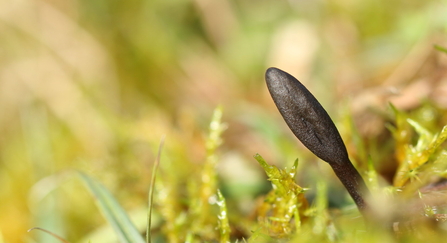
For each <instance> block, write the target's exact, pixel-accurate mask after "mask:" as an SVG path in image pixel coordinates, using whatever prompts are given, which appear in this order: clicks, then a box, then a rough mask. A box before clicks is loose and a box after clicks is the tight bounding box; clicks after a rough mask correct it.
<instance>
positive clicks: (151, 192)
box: [146, 136, 165, 243]
mask: <svg viewBox="0 0 447 243" xmlns="http://www.w3.org/2000/svg"><path fill="white" fill-rule="evenodd" d="M164 143H165V136H163V137H162V138H161V141H160V146H159V147H158V154H157V158H156V159H155V163H154V167H153V169H152V178H151V186H150V188H149V200H148V211H147V228H146V243H150V242H151V224H152V206H153V201H154V187H155V179H156V176H157V170H158V165H159V164H160V157H161V151H162V149H163V145H164Z"/></svg>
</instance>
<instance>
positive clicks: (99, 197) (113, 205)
mask: <svg viewBox="0 0 447 243" xmlns="http://www.w3.org/2000/svg"><path fill="white" fill-rule="evenodd" d="M79 174H80V176H81V178H82V180H83V181H84V182H85V184H86V186H87V188H88V189H89V190H90V192H91V193H92V194H93V196H94V197H95V201H96V204H97V205H98V207H99V208H100V210H101V211H102V213H103V215H104V216H105V217H106V219H107V221H108V222H109V223H110V224H111V225H112V227H113V229H114V230H115V232H116V233H117V235H118V237H119V239H120V242H129V243H144V239H143V237H142V236H141V235H140V232H138V230H137V229H136V227H135V226H134V224H133V223H132V222H131V221H130V219H129V217H128V215H127V213H126V212H125V211H124V209H123V208H122V207H121V205H120V204H119V203H118V202H117V200H116V199H115V198H114V197H113V195H112V194H111V193H110V192H109V190H107V189H106V188H105V187H104V186H103V185H102V184H100V183H99V182H97V181H96V180H94V179H93V178H91V177H90V176H88V175H86V174H84V173H82V172H79Z"/></svg>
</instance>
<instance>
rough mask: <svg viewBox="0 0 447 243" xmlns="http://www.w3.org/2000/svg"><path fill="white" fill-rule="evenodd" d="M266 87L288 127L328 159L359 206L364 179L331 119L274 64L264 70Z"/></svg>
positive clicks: (315, 101) (306, 91)
mask: <svg viewBox="0 0 447 243" xmlns="http://www.w3.org/2000/svg"><path fill="white" fill-rule="evenodd" d="M265 79H266V81H267V87H268V89H269V91H270V94H271V96H272V98H273V101H274V102H275V104H276V106H277V107H278V110H279V112H280V113H281V115H282V116H283V118H284V120H285V121H286V123H287V125H288V126H289V128H290V129H291V130H292V132H293V133H294V134H295V136H296V137H297V138H298V139H299V140H300V141H301V142H302V143H303V144H304V146H306V147H307V148H308V149H309V150H310V151H312V153H314V154H315V155H316V156H318V157H319V158H320V159H322V160H324V161H326V162H327V163H329V165H330V166H331V167H332V169H333V170H334V172H335V174H336V175H337V177H338V178H339V179H340V181H341V182H342V183H343V185H344V186H345V187H346V189H347V190H348V192H349V194H350V195H351V197H352V198H353V199H354V202H355V203H356V204H357V206H358V207H359V209H360V210H362V211H364V209H365V208H366V203H365V201H364V196H363V193H364V192H365V190H366V185H365V182H364V181H363V179H362V177H361V176H360V174H359V173H358V171H357V170H356V169H355V168H354V166H353V165H352V163H351V161H350V160H349V157H348V152H347V151H346V147H345V144H344V143H343V140H342V138H341V137H340V134H339V132H338V130H337V128H336V127H335V125H334V122H333V121H332V119H331V118H330V117H329V115H328V114H327V112H326V110H325V109H324V108H323V107H322V106H321V104H320V103H319V102H318V101H317V99H316V98H315V97H314V96H313V95H312V94H311V93H310V92H309V90H307V88H306V87H304V85H302V84H301V83H300V82H299V81H298V80H297V79H296V78H294V77H293V76H292V75H290V74H288V73H286V72H284V71H282V70H279V69H277V68H269V69H267V72H266V74H265Z"/></svg>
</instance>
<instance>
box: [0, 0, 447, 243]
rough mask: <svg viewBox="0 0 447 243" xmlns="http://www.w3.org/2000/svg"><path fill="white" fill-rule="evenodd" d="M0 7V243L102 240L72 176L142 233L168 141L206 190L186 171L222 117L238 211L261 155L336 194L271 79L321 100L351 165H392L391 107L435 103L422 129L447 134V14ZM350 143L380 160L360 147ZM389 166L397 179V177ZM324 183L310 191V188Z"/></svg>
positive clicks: (172, 3)
mask: <svg viewBox="0 0 447 243" xmlns="http://www.w3.org/2000/svg"><path fill="white" fill-rule="evenodd" d="M0 3H1V6H2V7H1V8H0V33H1V38H0V184H1V190H0V236H1V237H0V242H51V240H50V239H47V238H45V237H47V236H44V235H43V233H42V232H30V233H27V232H26V231H27V230H28V229H29V228H31V227H34V226H39V227H43V228H46V229H49V230H51V231H53V232H55V233H57V234H60V235H62V236H64V238H66V239H69V240H70V241H71V242H76V241H78V240H81V239H84V238H85V237H87V236H88V235H89V234H90V233H92V232H95V231H96V230H97V229H98V228H100V227H101V226H103V225H106V224H107V223H106V222H105V220H104V219H103V217H102V216H101V215H100V213H99V212H98V209H97V208H96V207H95V205H94V199H93V197H91V196H90V194H89V193H88V191H87V190H86V189H85V188H84V186H83V185H82V183H81V182H80V181H79V180H78V179H76V176H74V174H73V173H72V172H73V171H74V170H81V171H84V172H86V173H88V174H89V175H91V176H92V177H94V178H97V179H98V180H100V181H101V182H102V183H104V184H105V185H106V187H107V188H108V189H110V190H111V191H112V192H113V193H114V195H115V196H116V197H117V199H118V200H119V201H120V203H121V204H122V205H123V207H124V208H125V209H126V210H127V211H129V212H131V214H132V212H140V215H142V216H143V217H142V218H143V224H144V218H145V214H144V212H145V211H144V210H145V206H146V201H147V191H148V187H149V183H150V173H151V168H152V163H153V161H154V160H155V157H156V151H157V148H158V145H159V143H160V139H161V137H162V136H163V135H164V134H165V135H166V141H165V148H164V150H163V156H162V162H161V163H162V165H161V170H163V168H164V169H165V173H163V174H164V175H169V174H170V172H172V171H174V172H172V173H171V175H175V173H176V172H175V171H182V174H181V175H179V177H181V176H184V177H185V178H187V177H188V176H189V177H191V176H194V174H191V173H192V172H191V171H190V170H188V168H189V167H191V165H198V164H201V163H203V161H204V158H205V156H206V155H205V149H204V138H205V136H206V134H207V131H208V125H209V122H210V119H211V116H212V113H213V110H214V109H215V108H216V107H217V106H219V105H221V106H222V108H223V111H224V113H223V114H224V115H223V121H224V122H225V123H226V124H227V125H228V129H227V130H226V131H225V133H224V135H223V136H224V144H223V145H222V148H221V149H220V153H219V154H220V158H219V165H218V173H219V177H220V178H221V181H222V188H224V189H225V188H226V189H225V190H224V192H225V193H226V196H227V198H236V199H237V200H238V201H243V202H245V201H247V202H250V201H251V200H254V199H255V198H256V197H257V196H258V195H259V194H262V193H264V192H265V191H266V190H268V186H269V184H268V182H267V181H266V180H265V175H264V174H265V173H264V172H263V171H262V170H261V168H260V166H259V165H258V164H257V162H256V161H255V160H254V159H253V155H254V154H256V153H260V154H261V155H262V156H263V157H264V158H265V159H266V160H267V161H268V162H269V163H272V164H276V165H278V166H281V167H283V166H290V165H291V164H292V162H293V160H294V159H295V158H299V159H300V167H299V171H300V172H302V171H303V170H304V169H306V170H308V171H309V170H310V171H313V170H314V171H317V172H318V173H327V174H326V175H327V176H325V178H326V177H327V178H326V180H332V179H334V180H335V181H336V179H335V178H334V176H333V175H332V174H331V172H330V168H328V167H327V166H326V165H325V164H324V163H323V162H321V161H317V159H315V156H312V155H311V154H309V152H307V150H306V149H304V147H303V146H302V145H301V144H300V143H299V142H298V141H297V140H296V139H295V138H294V137H293V135H292V134H291V132H290V131H289V130H288V128H287V127H286V125H285V123H284V122H283V121H282V118H281V117H280V115H279V112H278V111H277V110H276V107H275V106H274V104H273V102H272V101H271V98H270V96H269V94H268V92H267V89H266V86H265V81H264V72H265V70H266V69H267V68H268V67H270V66H275V67H278V68H280V69H283V70H285V71H287V72H289V73H291V74H292V75H294V76H295V77H297V78H298V79H299V80H300V81H301V82H302V83H303V84H304V85H306V86H307V87H308V88H309V89H310V90H311V91H312V93H313V94H314V95H315V96H316V97H317V98H318V99H319V100H320V102H321V103H322V105H323V106H324V107H325V108H326V109H327V110H328V112H329V114H330V115H331V117H332V118H333V119H334V120H335V122H336V123H337V126H338V127H339V129H340V132H341V134H342V137H343V138H344V139H345V141H346V143H347V147H348V150H349V152H350V154H351V156H352V157H353V160H354V161H358V160H362V159H365V158H366V157H365V156H371V158H372V159H373V160H374V162H375V163H376V164H377V165H378V167H381V166H382V165H383V164H386V163H385V162H389V163H390V164H392V161H393V157H392V156H393V155H392V151H390V149H391V147H390V145H389V142H382V141H387V140H386V137H387V136H389V134H388V133H387V131H386V129H385V127H384V124H385V123H386V122H387V118H388V117H389V115H387V114H388V113H389V110H388V103H389V102H392V103H393V104H394V105H395V106H396V107H397V108H399V109H402V110H414V109H417V108H419V107H423V106H424V105H425V104H427V103H430V104H431V105H430V107H434V106H435V107H437V109H436V110H434V109H425V110H423V111H424V112H426V113H424V114H425V115H426V116H429V117H432V118H431V119H436V121H437V122H438V123H440V124H442V123H444V124H445V123H446V121H447V119H446V117H445V116H446V115H445V114H444V113H442V112H439V111H442V110H443V109H446V108H447V77H446V67H447V54H446V53H443V52H440V51H438V50H436V49H435V45H439V46H441V47H447V36H446V30H447V29H446V27H447V25H446V24H447V6H446V1H440V0H438V1H435V0H427V1H417V0H413V1H411V0H398V1H387V0H364V1H353V0H343V1H334V0H326V1H324V0H315V1H304V0H289V1H285V0H284V1H283V0H276V1H267V0H239V1H235V0H181V1H180V0H163V1H160V0H151V1H144V0H143V1H136V0H130V1H104V0H97V1H86V0H67V1H54V0H28V1H21V0H19V1H17V0H1V2H0ZM429 119H430V118H429ZM444 124H443V125H444ZM353 128H355V130H356V132H357V133H358V134H359V136H358V137H360V138H361V139H363V140H364V141H366V142H365V144H366V145H365V148H366V149H367V151H369V152H365V151H359V150H358V149H357V148H358V146H350V145H351V143H352V141H354V140H355V136H352V129H353ZM433 129H434V131H437V130H436V129H439V127H433ZM387 134H388V135H387ZM368 141H369V142H368ZM371 141H375V142H382V143H380V146H379V145H374V144H379V143H373V142H371ZM366 154H368V155H366ZM382 167H383V168H379V169H380V170H382V172H383V174H384V177H385V178H386V174H387V173H388V171H390V170H392V168H387V167H386V166H382ZM391 167H392V166H391ZM312 168H313V169H312ZM168 172H169V173H168ZM188 173H190V174H188ZM315 173H316V172H315ZM315 173H313V172H310V173H303V175H302V176H298V184H300V185H301V186H304V187H312V185H313V183H314V182H315V180H316V179H317V178H315V176H314V175H315ZM336 183H338V182H336ZM266 188H267V189H266ZM337 190H338V189H337ZM340 190H342V191H343V189H340ZM330 191H331V190H330ZM332 192H334V193H335V192H336V190H335V189H334V190H333V191H332ZM310 195H312V193H310ZM337 200H338V199H334V203H335V204H336V203H337ZM340 200H342V201H343V200H344V199H340ZM244 205H245V206H244ZM239 207H240V208H241V210H242V211H243V210H246V211H249V208H250V203H247V204H244V203H240V204H239ZM230 211H231V210H230ZM141 212H142V213H141ZM135 214H138V213H135ZM137 224H138V223H137ZM112 236H113V235H112ZM84 242H86V241H84ZM96 242H104V241H96Z"/></svg>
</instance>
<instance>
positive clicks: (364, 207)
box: [265, 67, 447, 232]
mask: <svg viewBox="0 0 447 243" xmlns="http://www.w3.org/2000/svg"><path fill="white" fill-rule="evenodd" d="M265 79H266V82H267V87H268V90H269V92H270V95H271V96H272V98H273V101H274V103H275V104H276V106H277V108H278V110H279V112H280V113H281V115H282V117H283V118H284V120H285V122H286V123H287V125H288V127H289V128H290V130H291V131H292V132H293V134H295V136H296V137H297V138H298V139H299V140H300V141H301V142H302V143H303V145H304V146H306V147H307V148H308V149H309V150H310V151H311V152H312V153H314V154H315V155H316V156H317V157H319V158H320V159H322V160H323V161H325V162H327V163H328V164H329V165H330V166H331V167H332V169H333V171H334V173H335V174H336V175H337V177H338V178H339V179H340V181H341V182H342V183H343V185H344V186H345V188H346V189H347V191H348V193H349V194H350V195H351V197H352V199H353V200H354V202H355V203H356V205H357V207H358V208H359V210H360V212H361V213H362V214H363V216H364V218H365V219H366V220H367V221H369V222H372V221H377V220H379V221H380V220H381V219H380V217H378V216H377V215H374V214H376V212H377V208H375V207H373V206H375V205H373V203H372V202H371V203H367V199H368V200H369V199H370V198H372V197H371V196H370V195H371V193H370V191H369V190H368V188H367V186H366V184H365V181H364V180H363V178H362V176H361V175H360V174H359V172H358V171H357V170H356V169H355V167H354V166H353V165H352V163H351V161H350V159H349V157H348V152H347V150H346V146H345V144H344V142H343V140H342V138H341V136H340V134H339V132H338V130H337V128H336V127H335V125H334V122H333V121H332V119H331V118H330V117H329V115H328V113H327V112H326V110H325V109H324V108H323V107H322V106H321V104H320V103H319V102H318V101H317V99H316V98H315V97H314V96H313V95H312V94H311V93H310V92H309V90H308V89H307V88H306V87H305V86H304V85H303V84H301V83H300V82H299V81H298V80H297V79H296V78H294V77H293V76H292V75H290V74H288V73H286V72H284V71H282V70H280V69H277V68H273V67H272V68H269V69H268V70H267V71H266V74H265ZM393 108H394V107H393ZM394 110H395V112H396V113H397V110H396V109H395V108H394ZM399 115H400V114H396V116H397V117H396V120H398V121H399V120H404V121H405V122H407V124H410V125H411V126H412V127H413V128H414V129H415V130H416V132H417V133H418V134H419V135H420V137H421V138H420V139H419V141H418V144H417V145H416V146H414V147H413V146H411V145H408V146H407V145H406V146H407V149H404V150H398V151H401V152H400V153H399V155H398V156H397V157H398V158H402V159H401V160H402V161H400V164H399V168H398V171H397V175H396V176H395V181H394V186H395V187H393V188H394V190H393V192H397V191H407V192H408V191H410V192H412V194H411V193H407V194H411V195H415V193H417V192H420V191H419V189H420V190H424V191H425V192H426V191H427V188H429V189H428V190H430V188H431V187H430V184H428V185H429V187H427V186H426V187H422V188H421V185H423V184H422V183H419V184H417V185H416V188H415V186H413V187H412V186H410V185H408V184H409V183H408V182H409V181H410V180H411V181H413V179H416V180H421V179H420V177H421V176H424V178H425V182H427V181H428V179H427V178H432V177H433V175H436V176H437V177H438V178H441V180H440V181H441V183H442V182H443V181H445V179H444V180H443V179H442V178H445V174H446V173H445V171H447V165H446V163H447V162H446V161H447V155H445V154H447V153H446V152H443V153H441V154H439V155H437V156H433V155H434V154H435V150H436V149H437V148H438V147H439V146H440V145H441V143H443V142H444V141H445V139H446V138H447V129H446V127H444V129H443V130H442V132H441V133H440V134H439V135H433V134H429V132H428V131H426V130H424V129H423V128H422V126H420V125H419V124H418V123H417V122H415V121H413V120H411V119H403V118H402V117H401V116H399ZM398 124H400V123H398ZM390 130H391V132H392V133H393V135H394V136H395V138H396V140H397V141H399V140H398V134H399V133H400V132H401V128H400V127H399V125H398V127H397V128H391V129H390ZM406 142H409V141H406ZM396 151H397V150H396ZM431 157H435V158H436V159H433V160H434V162H432V164H434V165H435V166H432V167H428V166H425V167H424V165H426V164H427V163H426V162H427V161H428V159H429V158H431ZM404 160H408V161H404ZM410 160H411V161H410ZM428 168H430V169H428ZM435 171H436V172H435ZM444 184H447V183H443V184H442V185H443V186H444V187H445V185H444ZM435 185H439V182H438V183H437V184H435ZM417 186H419V187H417ZM432 187H433V186H432ZM437 192H439V190H437ZM420 195H421V196H419V197H416V199H423V198H424V197H425V198H428V195H429V194H428V193H427V194H423V193H422V194H421V193H420ZM414 198H415V197H414V196H413V199H414ZM442 198H443V201H442V200H441V201H442V202H440V203H433V202H431V203H430V204H427V203H425V202H428V201H427V200H425V201H422V202H423V203H422V204H423V206H420V205H419V207H417V209H416V210H410V209H408V208H409V207H407V206H404V205H402V208H401V207H400V205H397V206H394V208H393V209H392V210H391V211H393V210H394V211H396V212H391V213H390V214H394V215H392V216H387V220H384V221H386V222H382V221H381V222H382V223H383V225H386V227H387V228H392V229H393V230H394V231H395V232H400V231H401V230H402V228H403V227H406V226H405V225H409V227H410V228H411V227H413V222H414V219H415V218H424V219H427V218H428V219H430V220H432V221H433V220H434V221H440V220H439V219H440V218H445V216H446V214H442V213H436V210H435V211H433V208H435V209H438V207H437V206H438V205H442V204H446V203H445V202H447V198H446V197H445V196H443V197H442ZM402 201H403V204H409V203H408V202H406V201H405V199H404V200H402ZM414 201H417V200H413V202H414ZM438 201H439V200H438ZM374 202H375V201H374ZM417 202H419V204H421V203H420V202H421V200H420V201H417ZM393 203H394V204H396V203H395V202H393ZM414 204H415V205H416V204H417V203H414ZM429 205H432V206H429ZM404 208H405V209H404ZM424 212H425V213H424ZM427 212H428V213H427ZM415 215H416V216H415ZM420 215H423V216H422V217H420ZM402 223H404V224H402ZM401 225H404V226H401Z"/></svg>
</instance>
